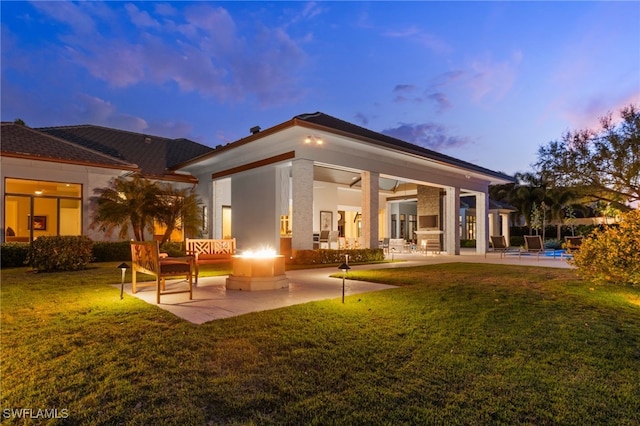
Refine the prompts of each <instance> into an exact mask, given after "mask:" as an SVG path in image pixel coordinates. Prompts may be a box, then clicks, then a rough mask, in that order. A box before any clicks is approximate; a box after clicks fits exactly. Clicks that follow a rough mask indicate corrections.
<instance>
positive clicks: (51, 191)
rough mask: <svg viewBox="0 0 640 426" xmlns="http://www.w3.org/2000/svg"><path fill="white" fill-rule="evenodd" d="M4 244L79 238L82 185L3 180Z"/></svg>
mask: <svg viewBox="0 0 640 426" xmlns="http://www.w3.org/2000/svg"><path fill="white" fill-rule="evenodd" d="M4 185H5V187H4V188H5V197H4V203H5V207H4V218H5V230H4V231H5V232H4V234H5V241H7V242H11V241H26V242H28V241H31V240H33V239H34V238H38V237H40V236H43V235H49V236H52V235H82V185H80V184H77V183H66V182H50V181H35V180H27V179H13V178H6V179H5V183H4Z"/></svg>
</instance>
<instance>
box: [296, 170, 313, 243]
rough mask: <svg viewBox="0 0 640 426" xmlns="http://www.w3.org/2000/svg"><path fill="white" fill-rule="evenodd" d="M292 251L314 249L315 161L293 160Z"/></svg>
mask: <svg viewBox="0 0 640 426" xmlns="http://www.w3.org/2000/svg"><path fill="white" fill-rule="evenodd" d="M291 178H292V179H291V180H292V184H291V198H292V200H293V201H292V216H293V217H292V218H291V219H292V220H291V231H292V234H291V249H292V250H312V249H313V161H312V160H307V159H304V158H300V159H296V160H293V164H292V166H291Z"/></svg>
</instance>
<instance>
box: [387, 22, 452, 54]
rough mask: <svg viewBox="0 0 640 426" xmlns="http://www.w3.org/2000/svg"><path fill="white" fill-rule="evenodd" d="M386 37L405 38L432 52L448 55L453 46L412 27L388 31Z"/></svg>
mask: <svg viewBox="0 0 640 426" xmlns="http://www.w3.org/2000/svg"><path fill="white" fill-rule="evenodd" d="M384 35H385V36H387V37H392V38H403V39H407V40H409V41H412V42H414V43H418V44H421V45H422V46H424V47H426V48H427V49H429V50H430V51H432V52H435V53H447V52H450V51H451V50H452V49H451V46H449V44H448V43H447V42H445V41H444V40H442V39H440V38H439V37H438V36H436V35H434V34H430V33H428V32H425V31H424V30H422V29H421V28H418V27H415V26H410V27H406V28H402V29H395V30H388V31H385V32H384Z"/></svg>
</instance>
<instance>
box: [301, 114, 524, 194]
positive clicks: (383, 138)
mask: <svg viewBox="0 0 640 426" xmlns="http://www.w3.org/2000/svg"><path fill="white" fill-rule="evenodd" d="M296 120H300V121H305V122H307V123H311V124H314V125H317V126H322V127H327V128H329V129H333V130H337V131H340V132H344V133H349V134H351V135H354V136H359V137H361V138H365V139H366V140H367V141H368V142H370V143H373V144H376V145H380V146H386V147H390V148H394V149H399V150H401V151H404V152H407V153H413V154H416V155H419V156H422V157H425V158H428V159H431V160H434V161H438V162H442V163H446V164H449V165H452V166H458V167H462V168H465V169H469V170H472V171H477V172H480V173H484V174H489V175H492V176H495V177H498V178H500V179H506V180H509V181H514V182H515V180H514V178H513V177H512V176H508V175H506V174H504V173H500V172H495V171H493V170H489V169H486V168H484V167H481V166H478V165H476V164H473V163H469V162H466V161H463V160H459V159H457V158H454V157H450V156H448V155H444V154H441V153H439V152H436V151H432V150H430V149H427V148H423V147H421V146H418V145H414V144H412V143H409V142H405V141H403V140H400V139H396V138H394V137H391V136H387V135H385V134H383V133H378V132H374V131H373V130H369V129H366V128H364V127H360V126H358V125H355V124H353V123H349V122H347V121H344V120H341V119H339V118H336V117H332V116H330V115H328V114H325V113H322V112H314V113H309V114H300V115H297V116H295V117H293V119H292V121H293V122H295V121H296Z"/></svg>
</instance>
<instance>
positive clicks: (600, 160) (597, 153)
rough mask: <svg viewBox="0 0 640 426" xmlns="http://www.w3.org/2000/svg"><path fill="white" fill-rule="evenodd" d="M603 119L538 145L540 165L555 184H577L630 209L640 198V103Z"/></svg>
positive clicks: (592, 194)
mask: <svg viewBox="0 0 640 426" xmlns="http://www.w3.org/2000/svg"><path fill="white" fill-rule="evenodd" d="M620 117H621V118H622V121H621V122H620V123H616V122H614V120H613V119H612V116H611V114H609V115H608V116H605V117H603V118H601V119H600V125H601V128H600V129H599V130H598V131H592V130H579V131H575V132H567V133H566V134H565V135H564V137H563V138H562V140H560V141H552V142H550V143H549V144H548V145H546V146H542V147H540V149H539V150H538V161H537V163H536V164H535V167H536V168H537V170H538V171H539V174H540V176H541V177H542V178H543V179H544V181H546V182H548V183H550V184H551V185H552V186H554V187H564V188H574V189H575V190H576V191H578V190H579V191H581V193H582V194H580V195H584V196H588V197H591V198H593V199H595V200H602V201H605V202H607V203H612V204H614V205H615V206H616V207H618V208H624V209H626V210H628V209H629V207H628V206H627V205H628V204H632V203H634V202H638V201H640V109H639V108H638V107H637V106H634V105H629V106H627V107H624V108H622V109H621V110H620Z"/></svg>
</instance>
